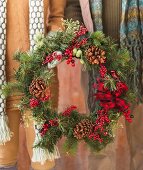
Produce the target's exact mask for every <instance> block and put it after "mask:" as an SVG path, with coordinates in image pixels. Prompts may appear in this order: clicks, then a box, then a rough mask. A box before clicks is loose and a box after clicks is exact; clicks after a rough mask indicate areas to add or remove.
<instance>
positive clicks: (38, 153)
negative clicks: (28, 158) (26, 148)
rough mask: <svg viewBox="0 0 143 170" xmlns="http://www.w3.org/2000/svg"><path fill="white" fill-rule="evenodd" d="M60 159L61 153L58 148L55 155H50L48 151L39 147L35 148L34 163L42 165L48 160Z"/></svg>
mask: <svg viewBox="0 0 143 170" xmlns="http://www.w3.org/2000/svg"><path fill="white" fill-rule="evenodd" d="M58 158H60V153H59V150H58V148H57V146H55V149H54V152H53V153H50V152H49V151H48V149H42V148H39V147H37V148H33V157H32V162H40V163H41V164H44V163H45V162H46V161H47V160H49V161H53V160H55V159H58Z"/></svg>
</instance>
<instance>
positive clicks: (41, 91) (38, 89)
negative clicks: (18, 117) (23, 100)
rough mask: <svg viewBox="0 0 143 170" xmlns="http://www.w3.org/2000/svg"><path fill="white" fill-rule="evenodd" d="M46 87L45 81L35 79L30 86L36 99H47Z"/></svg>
mask: <svg viewBox="0 0 143 170" xmlns="http://www.w3.org/2000/svg"><path fill="white" fill-rule="evenodd" d="M45 90H46V85H45V82H44V80H43V79H40V78H38V79H35V80H33V81H32V83H31V84H30V86H29V92H30V94H32V95H33V96H35V97H36V98H42V97H45Z"/></svg>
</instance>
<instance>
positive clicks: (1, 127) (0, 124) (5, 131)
mask: <svg viewBox="0 0 143 170" xmlns="http://www.w3.org/2000/svg"><path fill="white" fill-rule="evenodd" d="M11 137H12V132H11V131H10V129H9V127H8V117H7V115H5V114H1V115H0V144H1V145H3V144H5V143H6V142H8V141H10V139H11Z"/></svg>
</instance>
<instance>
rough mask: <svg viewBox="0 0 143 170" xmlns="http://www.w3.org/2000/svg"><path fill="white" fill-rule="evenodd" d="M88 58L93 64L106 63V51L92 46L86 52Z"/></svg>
mask: <svg viewBox="0 0 143 170" xmlns="http://www.w3.org/2000/svg"><path fill="white" fill-rule="evenodd" d="M85 55H86V58H87V60H88V61H89V63H91V64H102V63H105V59H106V57H105V51H104V50H101V49H100V48H98V47H96V46H90V47H89V48H88V49H87V50H86V52H85Z"/></svg>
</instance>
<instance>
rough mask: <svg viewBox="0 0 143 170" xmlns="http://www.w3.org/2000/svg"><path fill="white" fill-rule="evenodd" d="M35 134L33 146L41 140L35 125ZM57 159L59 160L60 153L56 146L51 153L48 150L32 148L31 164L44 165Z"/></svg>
mask: <svg viewBox="0 0 143 170" xmlns="http://www.w3.org/2000/svg"><path fill="white" fill-rule="evenodd" d="M35 133H36V137H35V141H34V145H36V144H37V143H39V142H40V140H41V135H40V134H39V130H38V129H37V126H36V125H35ZM58 158H60V153H59V150H58V148H57V146H55V148H54V152H53V153H51V152H49V151H48V149H43V148H40V147H34V148H33V157H32V162H40V163H41V164H44V163H45V162H46V161H47V160H49V161H53V160H54V159H58Z"/></svg>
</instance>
